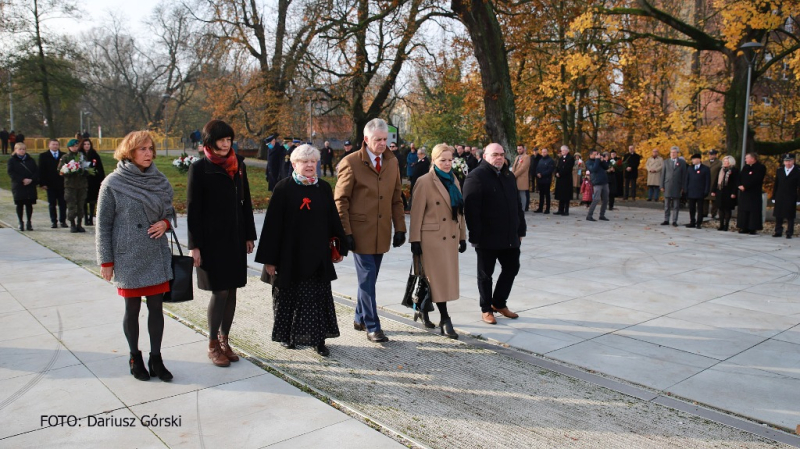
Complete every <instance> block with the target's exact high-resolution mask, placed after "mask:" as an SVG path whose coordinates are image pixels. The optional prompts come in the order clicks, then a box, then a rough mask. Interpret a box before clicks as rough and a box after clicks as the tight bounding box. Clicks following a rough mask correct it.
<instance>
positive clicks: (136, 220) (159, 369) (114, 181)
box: [95, 131, 175, 381]
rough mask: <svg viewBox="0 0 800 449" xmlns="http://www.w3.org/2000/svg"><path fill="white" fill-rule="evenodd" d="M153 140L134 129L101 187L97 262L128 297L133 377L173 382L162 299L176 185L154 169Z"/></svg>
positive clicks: (126, 327) (168, 266) (169, 268)
mask: <svg viewBox="0 0 800 449" xmlns="http://www.w3.org/2000/svg"><path fill="white" fill-rule="evenodd" d="M155 157H156V154H155V147H154V146H153V137H152V136H151V134H150V133H149V132H147V131H134V132H132V133H130V134H128V135H127V136H125V138H124V139H122V142H120V144H119V147H117V149H116V151H115V152H114V159H116V160H118V161H119V163H118V164H117V169H116V170H115V171H114V172H113V173H111V174H110V175H108V177H106V179H105V180H104V181H103V184H102V185H101V186H100V193H99V195H98V201H97V223H96V226H97V233H96V236H95V239H96V240H95V243H96V246H97V262H98V263H99V264H100V267H101V269H100V272H101V274H102V276H103V278H104V279H105V280H107V281H110V280H111V278H112V277H113V278H114V284H115V285H116V286H117V291H118V292H119V295H120V296H122V297H123V298H125V318H124V319H123V322H122V329H123V330H124V331H125V337H126V338H127V340H128V347H129V348H130V352H131V355H130V359H129V361H128V365H129V366H130V371H131V374H132V375H133V376H134V377H136V378H137V379H139V380H149V379H150V377H156V376H158V378H159V379H161V380H164V381H167V380H170V379H172V374H171V373H170V372H169V371H168V370H167V368H166V367H164V362H163V360H162V359H161V338H162V336H163V333H164V315H163V313H162V301H163V298H164V293H166V292H168V291H169V281H170V279H172V266H171V260H172V253H171V251H170V248H169V243H168V239H167V237H166V236H165V235H164V233H165V232H166V231H167V230H169V227H170V220H174V217H175V210H174V209H173V208H172V186H171V185H170V183H169V181H168V180H167V177H166V176H164V175H163V174H162V173H161V172H160V171H158V169H157V168H156V167H155V166H154V165H153V159H155ZM142 296H145V297H146V298H147V309H148V318H147V330H148V332H149V334H150V360H148V367H149V373H148V370H147V369H145V366H144V361H143V360H142V352H141V351H139V310H140V309H141V307H142Z"/></svg>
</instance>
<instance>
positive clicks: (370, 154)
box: [367, 147, 383, 167]
mask: <svg viewBox="0 0 800 449" xmlns="http://www.w3.org/2000/svg"><path fill="white" fill-rule="evenodd" d="M367 154H369V161H370V162H371V163H372V166H373V167H374V166H375V158H376V157H379V158H381V162H383V155H382V154H381V155H380V156H378V155H377V154H375V153H373V152H372V151H370V150H369V147H367Z"/></svg>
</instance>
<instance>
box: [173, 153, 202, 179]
mask: <svg viewBox="0 0 800 449" xmlns="http://www.w3.org/2000/svg"><path fill="white" fill-rule="evenodd" d="M199 160H200V158H199V157H195V156H189V155H188V154H186V153H183V154H181V156H180V157H179V158H177V159H175V160H174V161H172V165H173V166H175V168H177V169H178V171H179V172H181V174H186V172H188V171H189V167H190V166H191V165H192V164H194V163H195V162H197V161H199Z"/></svg>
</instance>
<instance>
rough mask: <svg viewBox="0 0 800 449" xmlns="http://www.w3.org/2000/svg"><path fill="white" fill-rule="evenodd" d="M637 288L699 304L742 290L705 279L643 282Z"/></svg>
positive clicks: (669, 279)
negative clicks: (679, 297) (675, 296)
mask: <svg viewBox="0 0 800 449" xmlns="http://www.w3.org/2000/svg"><path fill="white" fill-rule="evenodd" d="M636 288H641V289H642V290H647V291H652V292H656V293H667V294H669V295H679V296H681V297H683V298H685V299H691V300H693V301H698V302H701V301H707V300H709V299H714V298H718V297H720V296H725V295H728V294H731V293H733V292H735V291H737V290H740V288H738V287H733V286H731V285H730V284H727V283H717V284H710V283H707V282H705V281H704V280H703V279H695V281H694V282H674V281H672V280H671V277H663V278H660V279H653V280H650V281H647V282H642V283H640V284H636Z"/></svg>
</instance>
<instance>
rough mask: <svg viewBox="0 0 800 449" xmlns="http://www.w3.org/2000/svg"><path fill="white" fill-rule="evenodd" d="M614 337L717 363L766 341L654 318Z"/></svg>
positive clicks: (709, 327) (669, 319) (739, 333)
mask: <svg viewBox="0 0 800 449" xmlns="http://www.w3.org/2000/svg"><path fill="white" fill-rule="evenodd" d="M614 334H616V335H622V336H625V337H630V338H635V339H637V340H642V341H646V342H650V343H654V344H657V345H662V346H666V347H669V348H673V349H678V350H681V351H686V352H689V353H692V354H697V355H702V356H705V357H710V358H713V359H717V360H725V359H727V358H729V357H732V356H734V355H736V354H738V353H740V352H742V351H744V350H746V349H748V348H751V347H753V346H754V345H757V344H759V343H761V342H763V341H765V337H759V336H757V335H752V334H747V333H743V332H735V331H731V330H728V329H722V328H718V327H713V326H709V325H705V324H700V323H694V322H691V321H685V320H678V319H675V318H669V317H659V318H655V319H653V320H650V321H647V322H644V323H641V324H637V325H635V326H631V327H628V328H625V329H622V330H619V331H617V332H615V333H614Z"/></svg>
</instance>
